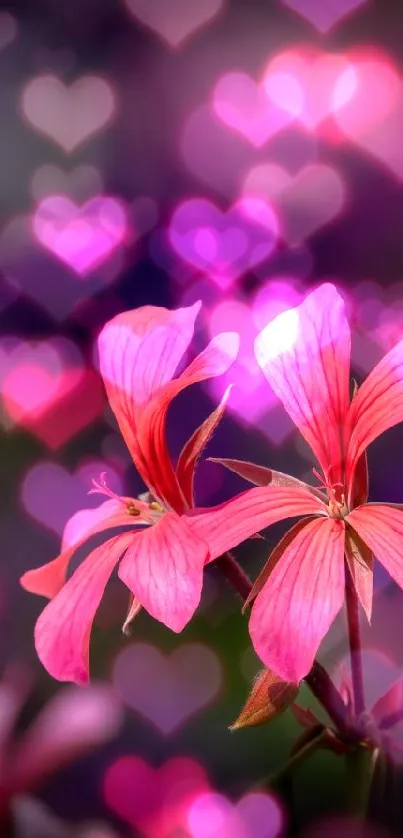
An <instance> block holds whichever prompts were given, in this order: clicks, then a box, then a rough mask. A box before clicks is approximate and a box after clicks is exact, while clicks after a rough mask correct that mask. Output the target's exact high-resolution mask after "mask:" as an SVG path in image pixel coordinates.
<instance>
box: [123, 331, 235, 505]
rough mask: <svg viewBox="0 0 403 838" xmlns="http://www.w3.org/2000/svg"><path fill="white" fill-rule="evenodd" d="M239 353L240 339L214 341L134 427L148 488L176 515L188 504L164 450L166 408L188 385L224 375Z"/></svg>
mask: <svg viewBox="0 0 403 838" xmlns="http://www.w3.org/2000/svg"><path fill="white" fill-rule="evenodd" d="M238 349H239V338H238V335H236V334H235V333H233V332H228V333H223V334H221V335H217V336H216V337H214V338H213V339H212V340H211V341H210V343H209V344H208V346H207V347H206V348H205V349H204V350H203V352H201V353H200V355H198V356H197V357H196V358H195V359H194V361H192V363H191V364H189V366H188V367H187V368H186V369H185V370H184V372H183V373H182V375H180V376H179V378H176V379H174V380H173V381H170V382H169V383H168V384H166V386H165V387H163V388H162V389H161V390H160V392H159V393H158V394H157V395H156V396H155V397H154V398H153V399H152V400H151V401H150V403H149V404H148V406H147V407H146V408H145V409H144V411H143V412H142V414H141V417H140V419H139V422H138V424H137V439H138V444H139V448H140V449H141V452H142V455H143V458H144V461H145V462H146V463H147V464H148V466H149V473H150V475H151V477H150V480H151V481H152V482H151V484H150V483H149V485H151V486H154V487H155V493H156V495H157V497H158V498H159V499H160V500H161V501H163V502H164V503H165V505H166V506H168V507H170V508H171V509H173V510H175V511H176V512H177V513H178V514H180V513H181V512H183V511H184V510H185V509H186V507H187V503H186V500H185V498H184V495H183V493H182V492H181V490H180V487H179V484H178V480H177V477H176V474H175V472H174V469H173V466H172V464H171V460H170V457H169V452H168V447H167V441H166V433H165V421H166V415H167V411H168V408H169V405H170V404H171V402H172V400H173V399H174V398H175V396H177V395H178V394H179V393H180V392H181V391H182V390H184V389H185V388H186V387H188V386H190V385H191V384H196V383H197V382H200V381H204V380H205V379H207V378H211V377H212V376H214V375H222V374H223V373H224V372H226V371H227V369H228V368H229V367H230V366H231V364H232V363H233V362H234V360H235V358H236V356H237V353H238ZM143 476H144V475H143ZM146 482H147V481H146Z"/></svg>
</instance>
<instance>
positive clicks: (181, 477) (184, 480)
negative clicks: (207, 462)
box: [176, 385, 231, 506]
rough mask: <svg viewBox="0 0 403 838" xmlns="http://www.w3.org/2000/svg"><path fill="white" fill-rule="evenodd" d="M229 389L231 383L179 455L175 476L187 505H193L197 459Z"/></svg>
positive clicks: (217, 418) (214, 425)
mask: <svg viewBox="0 0 403 838" xmlns="http://www.w3.org/2000/svg"><path fill="white" fill-rule="evenodd" d="M230 391H231V385H230V386H229V387H227V389H226V391H225V393H224V396H223V398H222V400H221V402H220V404H219V405H218V407H216V409H215V410H213V412H212V413H210V416H208V417H207V419H206V420H205V421H204V422H203V423H202V425H200V426H199V427H198V428H197V430H196V431H195V432H194V434H192V436H191V437H190V439H189V440H188V442H186V444H185V445H184V446H183V448H182V451H181V453H180V455H179V458H178V462H177V466H176V476H177V478H178V482H179V485H180V487H181V489H182V492H183V494H184V496H185V498H186V502H187V503H188V505H189V506H193V479H194V473H195V469H196V466H197V461H198V459H199V457H200V455H201V453H202V451H203V449H204V448H205V446H206V445H207V443H208V441H209V439H210V438H211V436H212V434H213V433H214V431H215V429H216V427H217V425H218V424H219V422H220V421H221V419H222V416H223V413H224V410H225V405H226V404H227V401H228V396H229V394H230Z"/></svg>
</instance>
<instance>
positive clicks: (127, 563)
mask: <svg viewBox="0 0 403 838" xmlns="http://www.w3.org/2000/svg"><path fill="white" fill-rule="evenodd" d="M199 308H200V304H199V303H197V304H195V305H193V306H191V307H189V308H182V309H178V310H176V311H169V310H168V309H165V308H154V307H153V306H144V307H143V308H139V309H137V310H135V311H131V312H127V313H125V314H121V315H118V316H117V317H115V318H114V319H113V320H112V321H110V322H109V323H108V324H107V325H106V326H105V327H104V329H103V331H102V332H101V335H100V337H99V344H98V345H99V356H100V367H101V373H102V376H103V379H104V382H105V387H106V391H107V394H108V398H109V402H110V405H111V407H112V410H113V411H114V413H115V416H116V419H117V421H118V424H119V427H120V430H121V432H122V435H123V437H124V439H125V441H126V444H127V446H128V448H129V451H130V453H131V455H132V458H133V462H134V464H135V466H136V468H137V470H138V471H139V473H140V475H141V476H142V478H143V480H144V482H145V484H146V486H147V487H148V489H149V492H150V493H151V497H149V496H147V499H146V500H145V499H139V500H134V499H132V498H128V497H117V496H115V495H113V493H112V492H110V491H109V490H108V488H107V486H106V484H105V482H104V480H103V478H101V482H100V483H95V484H94V487H95V488H94V489H93V490H92V491H98V492H101V493H104V494H106V495H108V496H109V499H108V500H107V501H105V502H104V503H103V504H102V505H101V506H100V507H99V508H98V509H97V510H86V511H83V512H81V513H78V514H77V516H74V517H75V519H76V520H75V521H71V522H70V525H71V524H72V523H73V524H74V529H75V530H77V528H78V530H80V532H79V533H77V532H75V534H74V537H73V539H72V541H73V543H72V544H71V543H70V544H68V545H67V544H66V543H64V544H63V546H62V552H61V554H60V555H59V556H58V557H57V558H56V559H54V560H53V561H51V562H50V563H49V564H46V565H44V566H43V567H40V568H37V569H35V570H31V571H28V572H27V573H25V574H24V576H23V577H22V579H21V584H22V585H23V587H24V588H26V590H28V591H31V592H33V593H36V594H41V595H43V596H46V597H49V598H51V602H50V603H49V604H48V605H47V606H46V608H45V609H44V611H43V612H42V614H41V615H40V617H39V619H38V621H37V624H36V629H35V643H36V649H37V652H38V655H39V657H40V659H41V661H42V663H43V665H44V666H45V667H46V669H47V670H48V671H49V672H50V673H51V674H52V675H53V676H54V677H55V678H58V679H60V680H63V681H64V680H68V681H70V680H71V681H76V682H77V683H84V682H85V681H87V679H88V655H89V635H90V630H91V625H92V622H93V619H94V615H95V612H96V610H97V608H98V605H99V602H100V600H101V598H102V596H103V593H104V590H105V586H106V584H107V582H108V580H109V577H110V575H111V573H112V571H113V569H114V568H115V566H116V565H117V564H118V563H119V562H120V565H119V577H120V579H121V580H122V581H123V582H124V583H125V584H126V585H127V587H128V588H129V589H130V591H131V593H132V595H133V599H132V605H131V609H130V613H129V618H131V617H133V616H134V615H135V613H137V611H138V610H139V608H140V607H141V606H143V607H144V608H145V609H146V610H147V611H148V612H149V613H150V614H151V615H152V616H153V617H155V618H156V619H157V620H160V621H161V622H163V623H165V625H167V626H169V628H171V629H172V630H173V631H176V632H179V631H181V630H182V629H183V628H184V626H185V625H186V624H187V622H188V621H189V620H190V618H191V616H192V615H193V613H194V611H195V609H196V607H197V605H198V603H199V600H200V594H201V589H202V578H203V567H204V565H205V563H206V562H207V561H210V560H211V559H212V558H215V557H217V556H218V555H219V552H220V544H218V552H217V545H215V544H214V540H213V537H212V534H211V532H210V530H211V523H210V517H209V513H208V512H205V513H204V514H202V515H201V516H200V520H199V521H197V518H196V524H198V533H195V532H194V531H193V530H192V529H191V528H190V527H189V526H188V523H187V521H188V514H189V512H190V510H191V508H192V507H193V476H194V471H195V466H196V462H197V459H198V457H199V456H200V454H201V451H202V449H203V447H204V446H205V444H206V442H207V441H208V439H209V437H210V435H211V433H212V432H213V430H214V428H215V427H216V425H217V424H218V422H219V420H220V418H221V416H222V413H223V411H224V407H225V402H226V398H227V395H228V393H227V394H226V395H225V396H224V399H223V401H222V403H221V404H220V405H219V407H218V408H217V409H216V410H215V411H214V412H213V413H212V414H211V416H209V417H208V419H207V420H206V421H205V422H204V423H203V424H202V425H201V426H200V427H199V428H198V429H197V431H196V432H195V433H194V434H193V436H192V437H191V439H190V440H189V441H188V442H187V443H186V445H185V446H184V448H183V450H182V452H181V454H180V456H179V459H178V462H177V464H176V468H175V467H174V466H173V464H172V461H171V458H170V456H169V452H168V448H167V442H166V436H165V420H166V414H167V410H168V407H169V405H170V403H171V402H172V399H173V398H174V397H175V396H176V395H177V394H178V393H180V392H181V390H184V389H185V388H186V387H188V386H189V385H190V384H193V383H195V382H198V381H203V380H204V379H207V378H210V377H211V376H214V375H220V374H221V373H224V372H225V371H226V370H227V369H228V367H229V366H230V365H231V363H232V362H233V361H234V359H235V358H236V355H237V352H238V342H239V341H238V336H237V335H236V334H234V333H226V334H221V335H218V336H217V337H215V338H214V339H213V340H212V341H211V343H210V344H209V345H208V346H207V347H206V349H205V350H204V351H203V352H202V353H201V354H200V355H198V356H197V358H195V359H194V361H192V363H191V364H189V366H188V367H186V369H185V370H184V371H183V372H182V373H181V374H180V375H179V376H178V377H177V378H173V375H174V373H175V370H176V367H177V366H178V363H179V362H180V360H181V358H182V356H183V355H184V353H185V352H186V350H187V348H188V345H189V343H190V341H191V338H192V335H193V330H194V321H195V318H196V315H197V313H198V311H199ZM121 526H126V527H127V528H128V531H126V532H123V533H120V534H118V535H116V533H115V532H114V529H115V528H116V527H121ZM69 530H71V526H70V527H69ZM101 532H105V534H106V536H107V540H106V541H105V543H104V544H102V545H101V546H99V547H96V549H94V550H92V552H91V553H90V554H89V556H88V557H87V558H86V559H85V560H84V562H83V563H82V564H81V565H80V567H79V568H78V569H77V570H76V571H75V572H74V573H73V575H72V576H71V578H70V579H68V580H67V581H66V573H67V569H68V565H69V562H70V559H71V557H72V555H73V553H74V552H75V551H76V550H77V549H78V548H79V547H80V545H82V544H83V543H85V541H86V540H87V539H88V538H89V536H91V535H93V534H95V533H101ZM112 532H113V534H112ZM248 534H249V533H248ZM218 535H219V533H218ZM241 535H242V534H241Z"/></svg>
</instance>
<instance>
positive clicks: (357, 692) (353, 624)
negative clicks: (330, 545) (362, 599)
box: [344, 561, 365, 717]
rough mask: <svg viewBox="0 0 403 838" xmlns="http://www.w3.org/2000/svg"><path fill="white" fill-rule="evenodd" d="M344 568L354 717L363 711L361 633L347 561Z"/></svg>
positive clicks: (355, 595) (353, 586)
mask: <svg viewBox="0 0 403 838" xmlns="http://www.w3.org/2000/svg"><path fill="white" fill-rule="evenodd" d="M344 568H345V579H346V582H345V593H346V610H347V624H348V639H349V645H350V660H351V676H352V681H353V695H354V709H355V715H356V717H358V716H361V714H362V713H364V711H365V694H364V678H363V673H362V657H361V633H360V616H359V610H358V609H359V603H358V596H357V592H356V590H355V585H354V582H353V578H352V576H351V573H350V569H349V567H348V564H347V561H345V562H344Z"/></svg>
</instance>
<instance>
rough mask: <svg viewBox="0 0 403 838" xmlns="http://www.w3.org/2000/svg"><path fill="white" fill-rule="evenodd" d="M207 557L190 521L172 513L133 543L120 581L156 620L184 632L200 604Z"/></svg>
mask: <svg viewBox="0 0 403 838" xmlns="http://www.w3.org/2000/svg"><path fill="white" fill-rule="evenodd" d="M207 556H208V547H207V544H205V543H204V542H203V541H202V540H201V539H199V538H195V537H194V535H193V533H192V532H191V530H189V529H188V527H187V524H186V519H185V518H183V517H182V518H180V517H179V516H178V515H176V514H175V513H169V512H168V513H166V514H165V515H163V516H162V518H161V519H160V520H159V521H158V523H157V524H155V525H154V526H153V527H150V528H149V529H147V530H144V532H142V533H141V534H140V535H139V536H138V537H137V538H135V539H133V542H132V544H131V545H130V547H129V549H128V551H127V553H126V555H125V556H124V558H123V560H122V562H121V564H120V567H119V577H120V579H121V580H122V582H124V583H125V585H127V587H128V588H129V589H130V590H131V592H132V594H133V595H134V596H135V598H136V600H137V601H138V602H139V603H140V604H141V605H142V606H143V607H144V608H145V609H146V611H148V612H149V614H151V616H152V617H154V618H155V619H156V620H160V622H161V623H164V625H166V626H168V628H170V629H172V631H175V632H180V631H182V629H183V628H184V627H185V626H186V624H187V623H188V622H189V620H190V618H191V617H192V616H193V614H194V612H195V610H196V608H197V606H198V604H199V602H200V596H201V590H202V585H203V568H204V564H205V562H206V558H207Z"/></svg>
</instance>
